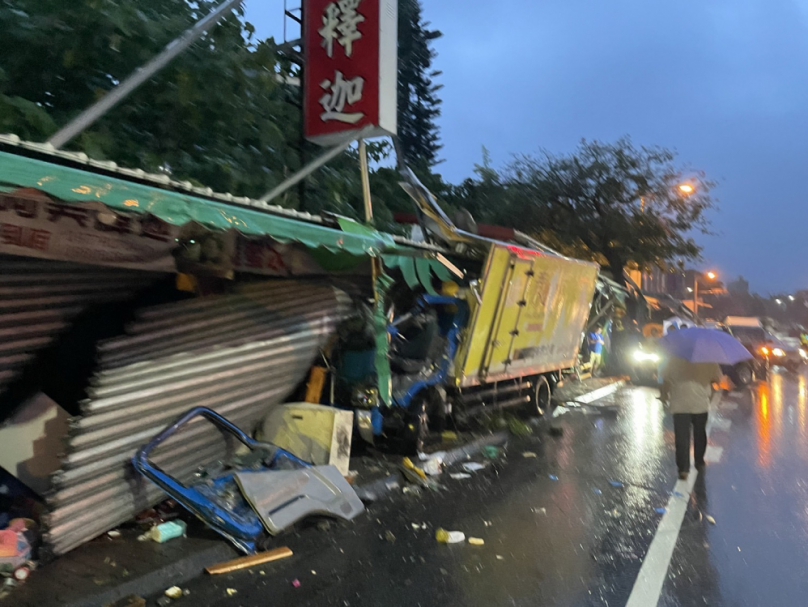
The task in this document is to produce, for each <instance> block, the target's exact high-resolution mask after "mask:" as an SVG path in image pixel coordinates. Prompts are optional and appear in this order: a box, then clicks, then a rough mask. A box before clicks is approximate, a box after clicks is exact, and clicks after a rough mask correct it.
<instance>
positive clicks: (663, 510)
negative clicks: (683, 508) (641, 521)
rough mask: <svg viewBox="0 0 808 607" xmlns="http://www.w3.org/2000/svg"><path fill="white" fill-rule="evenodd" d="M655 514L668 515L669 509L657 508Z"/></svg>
mask: <svg viewBox="0 0 808 607" xmlns="http://www.w3.org/2000/svg"><path fill="white" fill-rule="evenodd" d="M654 512H656V513H657V514H666V513H667V512H668V509H667V508H657V509H656V510H654Z"/></svg>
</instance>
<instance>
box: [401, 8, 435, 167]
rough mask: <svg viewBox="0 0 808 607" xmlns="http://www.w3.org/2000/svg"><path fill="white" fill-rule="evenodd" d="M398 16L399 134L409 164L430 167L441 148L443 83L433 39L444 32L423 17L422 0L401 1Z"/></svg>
mask: <svg viewBox="0 0 808 607" xmlns="http://www.w3.org/2000/svg"><path fill="white" fill-rule="evenodd" d="M398 10H399V15H398V45H399V47H398V52H399V61H398V137H399V140H400V142H401V146H402V148H403V151H404V156H405V159H406V161H407V163H408V164H409V165H411V166H414V167H418V168H421V169H428V168H430V167H432V166H434V165H435V164H436V163H437V161H438V152H439V151H440V149H441V145H440V133H439V130H438V126H437V123H436V120H437V119H438V117H439V116H440V105H441V100H440V98H439V97H438V92H439V91H440V89H441V88H443V87H442V85H439V84H435V83H434V80H435V78H437V77H438V76H440V74H441V72H440V71H437V70H433V69H432V60H433V59H435V57H436V52H435V50H434V49H433V48H432V42H433V41H434V40H437V39H438V38H440V37H441V36H442V35H443V34H442V33H441V32H439V31H438V30H433V29H430V24H429V22H426V21H424V19H423V8H422V6H421V2H420V0H399V9H398Z"/></svg>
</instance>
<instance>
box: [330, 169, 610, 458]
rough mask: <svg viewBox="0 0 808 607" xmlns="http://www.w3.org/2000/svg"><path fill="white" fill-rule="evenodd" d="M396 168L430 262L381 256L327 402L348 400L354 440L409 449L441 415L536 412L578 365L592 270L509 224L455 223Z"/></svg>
mask: <svg viewBox="0 0 808 607" xmlns="http://www.w3.org/2000/svg"><path fill="white" fill-rule="evenodd" d="M403 175H404V178H405V181H404V183H403V184H402V185H403V186H404V188H405V189H406V190H407V192H408V193H409V194H410V196H411V197H412V198H413V200H414V201H415V203H416V207H417V211H418V215H417V217H418V222H417V223H418V225H417V231H418V232H419V233H420V235H421V236H422V239H423V240H425V241H427V242H428V243H429V245H430V246H431V247H432V250H433V251H434V257H433V258H432V259H434V262H433V263H432V264H431V265H427V264H426V263H425V260H424V259H419V258H412V257H406V256H402V255H398V256H392V255H391V256H387V257H386V258H385V265H386V266H387V267H388V268H389V270H388V275H387V276H381V277H377V279H376V281H375V287H376V290H375V302H376V303H375V308H374V310H373V311H372V312H369V313H368V314H367V315H366V322H365V326H364V327H361V326H360V327H359V328H357V327H354V328H353V330H352V331H350V332H349V333H348V334H346V335H345V336H344V337H343V339H341V341H340V343H339V344H338V345H337V347H336V349H335V353H334V356H333V358H334V360H333V361H330V362H331V364H330V366H331V368H333V369H334V374H335V384H336V386H337V387H336V388H335V390H334V393H335V395H336V396H335V399H334V400H335V402H336V403H337V404H343V405H344V404H346V403H349V402H350V403H351V405H352V406H353V407H354V409H355V411H356V412H355V418H356V423H357V426H358V429H359V432H360V434H361V436H362V437H363V438H364V439H365V440H368V441H374V440H377V439H378V438H379V437H384V438H385V439H387V440H397V441H400V442H401V443H403V446H404V449H405V450H407V451H411V452H412V451H419V450H421V449H422V448H423V446H424V442H425V440H426V439H427V438H428V436H429V434H430V432H432V431H436V430H438V431H439V430H441V429H443V428H445V427H446V424H447V420H449V419H452V421H453V422H454V423H458V422H460V423H462V422H463V421H464V419H466V418H468V417H470V416H472V415H475V414H477V413H479V412H481V411H495V410H501V409H505V408H518V409H521V410H522V412H525V413H527V414H529V415H535V416H538V415H541V414H542V413H543V412H544V410H546V409H547V408H548V407H549V406H550V402H551V394H552V391H553V390H554V388H555V387H556V385H557V384H558V383H559V380H560V378H561V373H562V372H563V371H565V370H568V369H571V368H574V367H575V365H576V363H577V361H578V355H579V348H580V346H581V344H582V337H583V335H584V331H585V329H586V327H587V321H588V320H590V312H591V308H592V304H593V297H594V296H595V291H596V285H597V282H598V266H597V265H596V264H593V263H588V262H584V261H580V260H575V259H570V258H567V257H564V256H562V255H560V254H558V253H556V252H554V251H552V250H550V249H548V248H546V247H544V246H542V245H541V244H540V243H538V242H536V241H534V240H532V239H530V238H528V237H527V236H525V235H523V234H520V233H518V232H516V231H509V230H503V229H501V228H500V229H496V230H494V232H495V235H498V236H505V237H506V240H498V239H496V238H492V237H489V236H486V235H485V234H484V233H482V234H481V233H480V232H481V230H480V229H478V227H477V226H476V224H474V222H473V220H471V219H470V218H468V217H465V218H462V220H463V223H465V224H466V225H467V228H468V229H465V230H463V229H460V228H459V227H458V226H457V225H455V223H454V222H453V221H451V220H450V219H449V217H448V216H447V215H446V214H445V213H444V212H443V210H442V209H441V208H440V206H439V204H438V202H437V200H436V199H435V198H434V196H433V195H432V194H431V193H430V192H429V191H428V190H427V189H426V188H425V187H424V186H423V185H422V184H421V183H420V182H419V181H418V179H417V178H416V177H415V175H413V174H412V173H411V172H410V171H409V170H408V169H406V168H404V169H403ZM430 267H431V268H432V271H431V272H430V270H429V268H430ZM361 335H367V336H368V338H366V339H365V340H364V341H363V340H362V339H358V340H357V337H358V336H361ZM370 336H372V339H371V338H370Z"/></svg>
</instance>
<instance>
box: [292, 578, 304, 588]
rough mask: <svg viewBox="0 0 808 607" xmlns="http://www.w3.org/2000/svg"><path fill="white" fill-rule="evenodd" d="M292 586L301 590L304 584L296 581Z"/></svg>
mask: <svg viewBox="0 0 808 607" xmlns="http://www.w3.org/2000/svg"><path fill="white" fill-rule="evenodd" d="M292 586H294V587H295V588H300V587H301V586H302V584H301V583H300V580H297V579H295V580H292Z"/></svg>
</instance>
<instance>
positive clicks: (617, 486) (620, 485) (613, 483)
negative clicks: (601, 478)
mask: <svg viewBox="0 0 808 607" xmlns="http://www.w3.org/2000/svg"><path fill="white" fill-rule="evenodd" d="M609 484H610V485H611V486H612V487H614V488H615V489H622V488H623V487H625V485H624V484H623V483H621V482H620V481H609Z"/></svg>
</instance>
